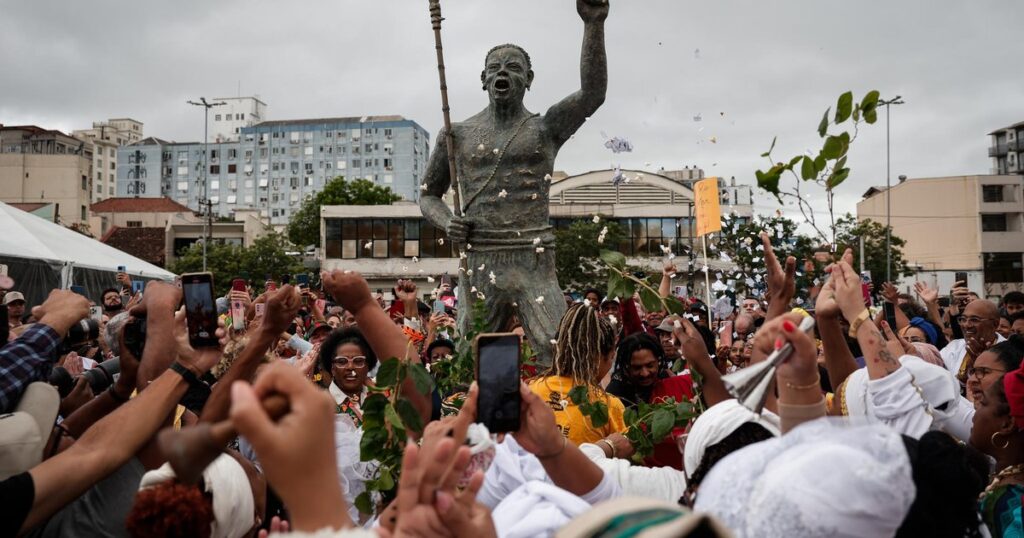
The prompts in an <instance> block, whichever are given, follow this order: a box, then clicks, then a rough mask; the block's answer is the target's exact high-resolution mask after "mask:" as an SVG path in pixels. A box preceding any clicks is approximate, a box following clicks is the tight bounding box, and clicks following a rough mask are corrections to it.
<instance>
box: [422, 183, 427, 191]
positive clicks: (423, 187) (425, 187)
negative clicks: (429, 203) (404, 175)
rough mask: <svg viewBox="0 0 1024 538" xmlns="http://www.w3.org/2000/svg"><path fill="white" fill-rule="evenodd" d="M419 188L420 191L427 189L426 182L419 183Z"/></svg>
mask: <svg viewBox="0 0 1024 538" xmlns="http://www.w3.org/2000/svg"><path fill="white" fill-rule="evenodd" d="M420 190H421V191H426V190H427V184H426V183H424V184H422V185H420Z"/></svg>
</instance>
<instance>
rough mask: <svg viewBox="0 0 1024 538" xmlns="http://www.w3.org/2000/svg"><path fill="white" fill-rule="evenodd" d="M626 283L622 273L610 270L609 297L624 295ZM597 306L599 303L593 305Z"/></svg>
mask: <svg viewBox="0 0 1024 538" xmlns="http://www.w3.org/2000/svg"><path fill="white" fill-rule="evenodd" d="M624 288H625V283H624V282H623V278H622V275H620V274H618V273H616V272H615V271H608V297H619V298H621V297H622V293H623V289H624ZM591 306H593V307H594V308H597V307H598V305H591Z"/></svg>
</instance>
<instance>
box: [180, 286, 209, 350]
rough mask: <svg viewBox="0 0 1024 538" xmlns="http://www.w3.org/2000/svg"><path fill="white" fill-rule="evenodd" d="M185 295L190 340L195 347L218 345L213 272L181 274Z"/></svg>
mask: <svg viewBox="0 0 1024 538" xmlns="http://www.w3.org/2000/svg"><path fill="white" fill-rule="evenodd" d="M181 289H182V292H183V294H184V295H185V318H186V320H187V322H188V341H189V344H191V345H192V347H194V348H198V347H217V344H218V342H217V303H216V302H215V301H214V298H213V274H211V273H188V274H184V275H181Z"/></svg>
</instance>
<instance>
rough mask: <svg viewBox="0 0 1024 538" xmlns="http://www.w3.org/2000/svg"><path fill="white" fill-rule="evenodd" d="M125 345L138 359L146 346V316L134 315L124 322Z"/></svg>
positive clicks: (140, 358)
mask: <svg viewBox="0 0 1024 538" xmlns="http://www.w3.org/2000/svg"><path fill="white" fill-rule="evenodd" d="M124 345H125V347H127V348H128V351H130V352H131V354H132V355H135V358H136V359H137V360H140V361H141V360H142V352H143V351H144V350H145V348H146V318H140V317H136V316H132V317H130V318H128V321H127V322H126V323H125V324H124Z"/></svg>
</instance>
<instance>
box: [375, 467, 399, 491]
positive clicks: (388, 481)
mask: <svg viewBox="0 0 1024 538" xmlns="http://www.w3.org/2000/svg"><path fill="white" fill-rule="evenodd" d="M374 482H375V484H374V485H375V486H376V489H377V491H390V490H392V489H394V487H395V477H394V476H391V472H390V471H382V472H381V473H380V478H378V479H377V480H375V481H374Z"/></svg>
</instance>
